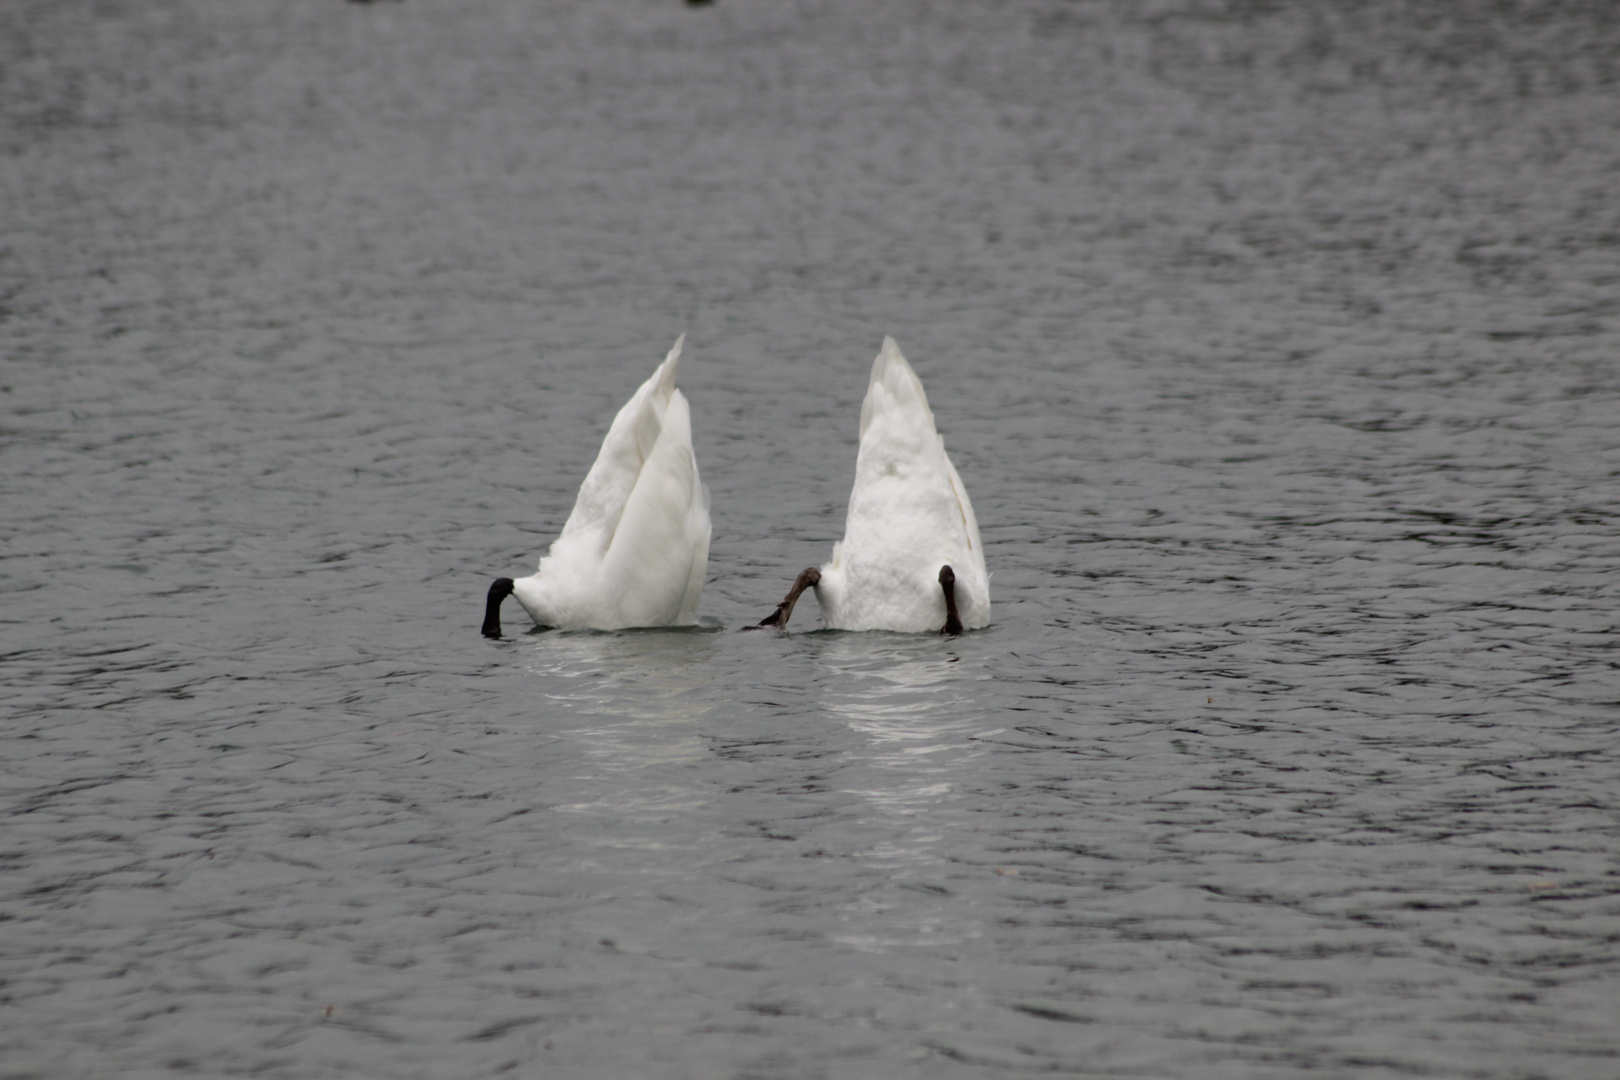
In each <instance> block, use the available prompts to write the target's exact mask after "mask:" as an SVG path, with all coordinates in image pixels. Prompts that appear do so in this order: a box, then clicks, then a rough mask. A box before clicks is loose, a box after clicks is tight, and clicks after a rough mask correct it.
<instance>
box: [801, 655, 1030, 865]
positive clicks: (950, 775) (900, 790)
mask: <svg viewBox="0 0 1620 1080" xmlns="http://www.w3.org/2000/svg"><path fill="white" fill-rule="evenodd" d="M818 659H819V661H820V663H821V665H822V666H823V667H824V669H825V670H826V673H827V675H828V676H829V678H826V679H824V680H822V686H823V687H824V691H823V698H822V701H823V704H824V706H825V707H826V709H827V711H828V713H830V714H831V715H832V716H834V717H837V718H840V719H842V720H843V721H844V722H845V723H846V724H848V726H849V729H850V731H851V732H853V733H854V734H855V735H857V736H859V737H860V742H861V743H862V744H863V745H862V748H861V749H860V750H859V751H858V753H859V754H860V757H861V762H862V765H863V768H861V769H860V770H858V773H857V776H858V777H859V780H860V781H861V782H860V783H859V784H858V786H851V787H847V788H845V789H844V790H845V791H847V792H848V793H849V794H852V795H856V796H858V797H860V798H861V799H863V800H865V801H866V803H867V805H868V806H869V807H870V808H871V813H870V815H869V817H868V820H869V821H871V822H874V823H878V824H882V823H885V822H887V823H889V824H891V825H892V826H893V828H894V831H893V833H892V834H891V835H890V836H888V837H886V838H884V839H883V840H881V841H878V842H877V843H875V844H874V845H873V846H872V847H871V849H869V851H868V852H867V857H868V858H869V859H870V860H872V861H874V862H877V863H883V864H889V865H891V866H905V865H916V864H922V863H927V862H932V861H934V860H935V859H936V858H937V855H936V849H937V848H938V846H939V844H940V842H941V841H942V840H943V839H944V838H945V836H944V832H943V830H942V827H941V820H942V816H943V814H944V813H945V812H946V811H947V810H948V808H949V806H950V804H951V803H952V802H954V801H955V799H956V798H957V797H958V792H959V791H960V789H961V785H962V781H963V779H964V778H966V777H970V776H971V775H973V773H974V771H975V769H976V764H975V763H976V762H977V760H978V759H979V758H980V757H981V756H982V755H983V754H984V753H985V745H986V744H985V743H984V742H983V741H982V739H983V738H984V737H985V736H986V735H990V734H993V733H994V732H995V731H998V730H1000V729H999V728H992V727H991V726H990V725H988V724H987V723H986V719H985V717H984V716H983V715H982V714H981V713H980V712H979V711H978V707H977V706H976V705H974V704H971V703H972V702H974V701H976V700H978V699H979V697H980V695H979V694H977V693H974V692H967V691H966V690H965V684H967V683H970V682H977V681H980V680H983V679H987V678H989V676H988V675H986V674H984V673H983V672H982V671H981V670H979V668H978V665H977V664H976V663H973V662H969V661H964V660H962V659H960V654H959V653H958V652H956V651H955V650H953V649H951V648H949V647H948V646H947V645H946V644H944V643H942V642H940V641H939V639H937V638H923V637H917V636H900V635H892V636H891V635H874V634H841V635H838V636H837V637H836V638H832V639H829V640H828V642H827V644H826V646H825V647H824V648H823V649H822V650H821V651H820V653H819V656H818Z"/></svg>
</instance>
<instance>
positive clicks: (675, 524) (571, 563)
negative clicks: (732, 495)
mask: <svg viewBox="0 0 1620 1080" xmlns="http://www.w3.org/2000/svg"><path fill="white" fill-rule="evenodd" d="M685 341H686V335H685V334H682V335H681V336H680V337H679V338H678V339H676V341H675V347H674V348H673V349H671V350H669V355H668V356H667V357H665V359H664V362H663V363H662V364H660V365H659V366H658V370H657V371H654V372H653V374H652V378H650V379H648V380H647V381H646V382H644V383H642V384H641V388H640V389H639V390H637V391H636V392H635V395H634V396H633V397H631V398H630V400H629V402H628V403H626V405H625V406H624V408H622V409H620V410H619V414H618V415H617V416H615V417H614V418H613V426H612V427H610V428H609V429H608V433H607V437H606V438H605V439H603V440H602V451H601V453H599V454H598V455H597V457H596V464H594V465H592V466H591V470H590V472H588V473H586V475H585V482H584V483H583V484H581V485H580V487H579V498H578V499H577V500H576V501H575V503H574V511H573V513H571V514H569V515H568V521H567V523H566V524H565V525H563V530H562V534H561V535H560V536H558V537H557V539H556V541H555V542H553V543H552V545H551V553H550V554H548V555H546V556H545V557H544V558H542V559H541V560H540V569H539V571H538V572H536V573H534V574H532V575H530V576H529V577H524V578H518V579H517V580H516V581H514V580H512V579H511V578H497V579H496V580H495V583H494V584H493V585H491V586H490V587H489V596H488V599H487V600H486V601H485V605H484V631H483V632H484V636H485V637H491V638H498V637H500V636H501V601H502V600H504V599H506V597H507V596H516V597H517V598H518V602H519V603H520V604H522V605H523V609H524V610H525V611H527V612H528V613H529V616H530V617H531V618H533V619H534V621H535V624H536V625H538V626H551V627H556V628H558V629H565V630H566V629H591V630H619V629H624V628H626V627H632V626H686V625H690V624H692V623H694V622H696V621H697V606H698V597H699V596H700V595H702V592H703V575H704V572H705V569H706V568H707V566H708V563H709V493H708V491H707V490H706V489H705V488H704V487H703V483H702V481H701V480H700V479H699V478H698V467H697V458H696V457H695V456H694V455H693V453H692V414H691V410H690V409H689V408H688V406H687V404H686V398H685V397H684V396H682V394H681V392H680V391H679V390H677V389H675V369H676V367H677V366H678V365H679V363H680V359H681V345H682V343H683V342H685Z"/></svg>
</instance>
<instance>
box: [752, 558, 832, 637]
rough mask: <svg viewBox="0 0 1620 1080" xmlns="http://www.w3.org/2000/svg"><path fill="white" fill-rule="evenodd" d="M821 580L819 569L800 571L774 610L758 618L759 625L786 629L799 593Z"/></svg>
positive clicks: (754, 628)
mask: <svg viewBox="0 0 1620 1080" xmlns="http://www.w3.org/2000/svg"><path fill="white" fill-rule="evenodd" d="M820 580H821V571H820V570H817V569H816V568H815V567H813V566H812V567H810V568H809V569H808V570H805V571H802V572H801V573H800V574H799V576H798V577H796V578H794V579H793V588H791V589H789V590H788V594H787V595H786V596H784V597H782V602H781V603H780V604H777V605H776V610H775V611H773V612H771V613H770V614H769V615H767V616H765V617H764V618H763V619H761V620H759V626H774V627H776V628H777V629H778V630H786V629H787V622H788V618H789V617H790V616H791V615H792V614H793V605H794V604H797V603H798V602H799V594H800V593H802V592H804V590H806V589H808V588H811V587H812V586H814V585H815V584H816V583H817V582H819V581H820ZM759 626H745V627H744V628H743V629H745V630H757V629H759Z"/></svg>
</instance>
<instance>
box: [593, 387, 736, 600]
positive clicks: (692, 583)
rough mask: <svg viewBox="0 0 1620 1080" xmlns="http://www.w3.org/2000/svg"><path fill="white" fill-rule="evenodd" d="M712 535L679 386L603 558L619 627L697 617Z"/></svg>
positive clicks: (605, 587) (608, 592)
mask: <svg viewBox="0 0 1620 1080" xmlns="http://www.w3.org/2000/svg"><path fill="white" fill-rule="evenodd" d="M709 535H710V523H709V504H708V494H707V492H706V491H705V490H704V488H703V482H702V480H701V478H700V477H699V476H698V468H697V458H696V456H695V455H694V454H693V451H692V420H691V411H690V408H689V407H688V405H687V403H686V397H685V396H684V395H683V394H682V393H681V392H680V391H679V390H676V391H675V392H674V393H673V395H671V397H670V401H669V407H668V409H667V410H666V411H665V415H664V422H663V426H662V429H661V430H660V432H659V435H658V438H657V441H656V442H655V443H654V444H653V447H652V450H651V452H650V453H649V454H648V455H647V459H646V461H645V462H644V463H643V465H642V467H641V470H640V473H639V475H638V476H637V477H636V482H635V485H634V487H633V488H632V489H631V491H630V494H629V497H628V498H627V499H626V500H625V504H624V510H623V512H622V514H621V515H620V518H619V524H618V528H617V529H616V530H615V531H614V534H613V538H612V540H611V542H610V544H609V546H608V549H607V552H606V554H605V556H604V558H603V561H602V573H601V582H602V588H603V590H604V593H605V594H606V595H604V597H603V600H604V602H605V603H604V606H605V607H606V608H610V609H611V610H612V611H613V612H614V613H615V614H614V616H613V619H612V621H613V622H614V623H616V625H617V626H619V627H623V626H669V625H672V624H677V623H690V622H693V621H694V620H695V618H696V614H697V604H698V598H699V597H700V596H701V594H702V591H703V576H704V573H705V571H706V569H707V566H708V558H709ZM615 628H616V627H615V626H604V627H603V629H615Z"/></svg>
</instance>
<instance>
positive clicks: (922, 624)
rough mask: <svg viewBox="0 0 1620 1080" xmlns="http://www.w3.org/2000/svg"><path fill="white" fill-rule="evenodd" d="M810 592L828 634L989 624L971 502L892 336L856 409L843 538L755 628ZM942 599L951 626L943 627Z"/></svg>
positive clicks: (780, 620) (782, 620)
mask: <svg viewBox="0 0 1620 1080" xmlns="http://www.w3.org/2000/svg"><path fill="white" fill-rule="evenodd" d="M944 567H950V568H951V574H945V573H944V571H943V568H944ZM947 577H950V578H952V581H951V582H950V583H947V581H946V579H947ZM811 586H813V587H814V588H815V591H816V599H817V600H818V601H819V602H820V604H821V617H822V621H823V623H824V624H825V625H826V626H827V627H828V628H829V629H833V630H901V631H908V632H921V631H927V630H932V631H940V630H942V629H943V630H944V631H946V632H950V633H956V632H959V631H960V630H972V629H975V628H977V627H982V626H988V625H989V624H990V575H989V574H988V573H987V572H986V571H985V568H984V547H983V545H982V544H981V543H980V541H979V522H978V519H977V518H975V517H974V515H973V504H972V503H971V502H969V501H968V495H967V489H966V488H964V487H963V486H962V478H961V477H960V476H958V475H957V474H956V468H955V466H953V465H952V464H951V459H950V458H949V457H948V456H947V455H946V453H945V442H944V440H943V439H942V438H941V437H940V434H939V432H938V430H937V429H936V428H935V427H934V414H933V411H932V410H930V409H929V407H928V395H927V394H925V393H924V392H923V387H922V382H921V381H920V380H918V378H917V375H916V373H915V372H914V371H912V370H911V365H910V364H908V363H906V358H905V357H904V356H902V355H900V347H899V346H898V345H896V344H895V343H894V339H893V338H888V337H886V338H884V339H883V351H882V352H880V353H878V356H877V359H876V360H875V361H873V363H872V380H871V382H870V383H869V384H868V386H867V389H866V401H865V402H864V403H863V404H862V405H861V447H860V452H859V453H858V455H857V456H856V459H855V486H854V488H853V489H852V490H851V491H850V493H849V510H848V513H847V516H846V518H845V520H844V538H843V539H842V540H841V541H839V542H838V543H836V544H834V545H833V554H832V561H831V562H829V563H827V564H826V565H825V566H823V567H821V568H820V569H819V570H817V569H815V568H811V569H809V570H806V571H805V572H804V573H802V574H800V575H799V577H798V579H797V580H796V581H795V582H794V584H793V588H792V589H791V590H790V591H789V592H788V595H787V597H786V598H784V599H783V601H782V603H780V604H778V605H777V609H776V612H775V613H774V614H772V615H770V616H769V617H767V618H766V619H765V620H764V621H763V622H761V623H760V625H761V626H775V627H778V628H783V627H786V625H787V621H788V617H789V616H791V615H792V613H793V607H794V604H795V602H796V601H797V600H798V598H799V594H800V593H801V592H802V591H803V590H804V589H805V588H808V587H811ZM952 594H954V597H955V602H956V605H957V607H958V615H959V617H960V621H961V625H960V627H955V626H953V625H952V624H951V623H950V622H949V621H948V619H947V615H948V611H947V600H946V598H947V595H952Z"/></svg>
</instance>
